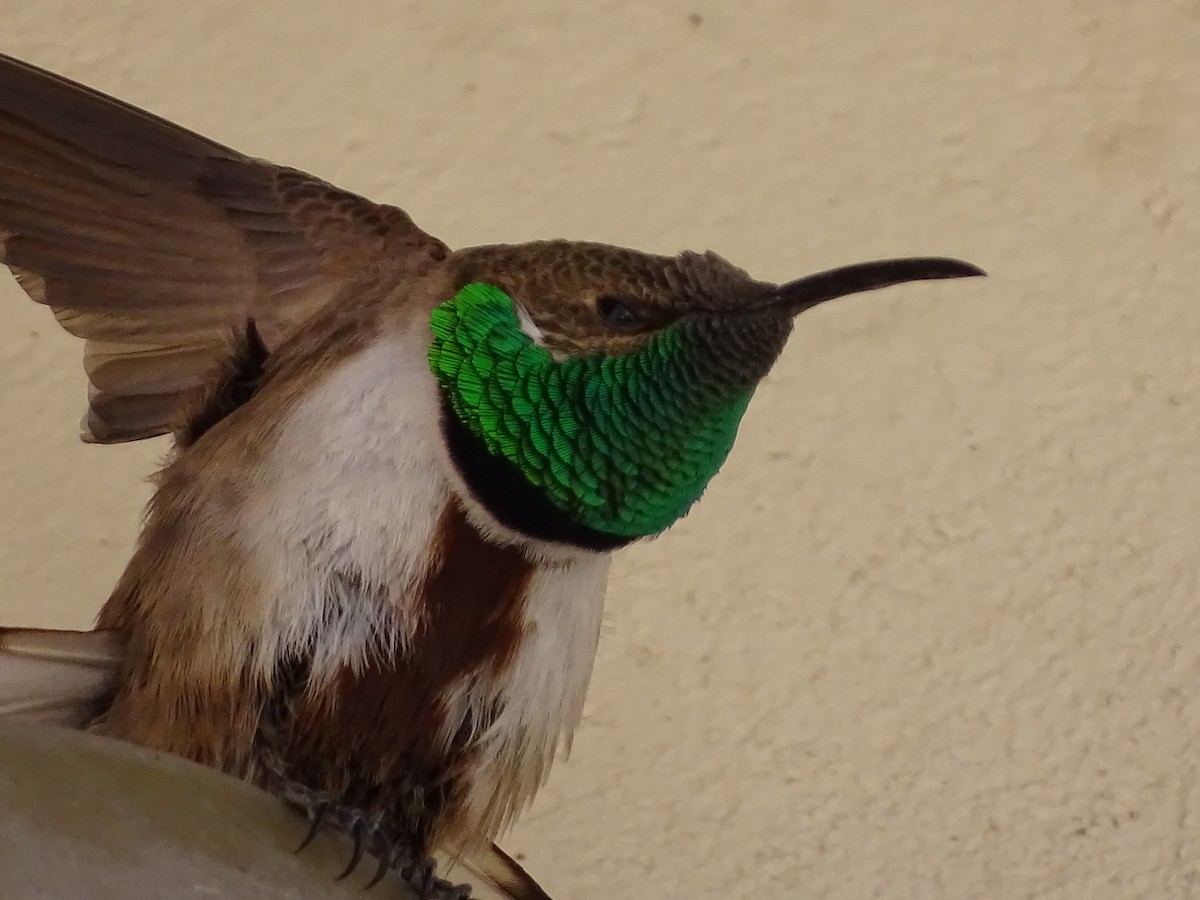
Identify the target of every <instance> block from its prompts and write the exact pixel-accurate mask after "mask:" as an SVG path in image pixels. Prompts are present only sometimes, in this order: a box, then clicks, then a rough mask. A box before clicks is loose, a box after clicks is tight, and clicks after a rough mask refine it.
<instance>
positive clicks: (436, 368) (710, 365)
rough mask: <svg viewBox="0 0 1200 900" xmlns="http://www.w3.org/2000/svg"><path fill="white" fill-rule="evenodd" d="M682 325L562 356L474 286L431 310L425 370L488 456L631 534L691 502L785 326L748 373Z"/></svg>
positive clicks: (497, 296)
mask: <svg viewBox="0 0 1200 900" xmlns="http://www.w3.org/2000/svg"><path fill="white" fill-rule="evenodd" d="M690 321H691V320H689V319H684V320H681V321H680V322H678V323H676V324H674V325H671V326H668V327H667V328H665V329H664V330H662V331H660V332H659V333H657V334H656V335H655V336H654V337H653V338H651V339H650V340H649V341H648V343H647V344H645V345H644V346H643V347H641V348H640V349H637V350H635V351H633V352H631V353H628V354H626V355H619V356H604V355H599V354H597V355H592V356H588V357H571V358H567V359H564V360H556V359H554V358H553V357H552V356H551V354H550V353H549V352H548V351H547V350H546V349H545V348H543V347H540V346H538V345H537V344H535V343H534V342H533V340H532V339H531V338H530V337H529V336H528V335H527V334H525V332H524V331H522V329H521V323H520V321H519V319H518V317H517V312H516V309H515V307H514V304H513V301H512V300H511V298H509V296H508V295H507V294H505V293H504V292H503V291H501V290H499V289H498V288H495V287H492V286H490V285H486V284H478V283H477V284H469V285H467V286H466V287H464V288H463V289H462V290H461V291H459V292H458V294H456V295H455V296H454V297H453V298H452V299H451V300H448V301H447V302H445V303H443V304H441V305H440V306H438V307H437V308H436V309H435V310H434V312H433V316H432V321H431V325H432V329H433V335H434V337H433V343H432V345H431V347H430V349H429V364H430V368H431V369H432V370H433V373H434V375H435V377H436V378H437V381H438V383H439V385H440V386H441V388H442V391H443V393H444V397H445V399H446V401H447V405H448V407H449V410H450V411H452V413H453V415H454V416H455V417H457V419H458V421H459V422H460V423H461V424H462V425H463V426H465V428H466V429H467V431H469V432H470V434H471V435H473V436H474V437H475V438H476V439H477V440H478V441H479V442H480V443H481V444H482V445H483V447H485V448H486V451H487V453H488V454H490V455H491V456H493V457H500V458H503V459H504V460H506V461H507V462H508V463H509V464H511V465H512V466H513V467H515V468H516V470H518V471H519V472H520V474H521V476H523V478H524V479H525V481H527V482H528V483H529V484H530V485H532V486H533V487H535V488H536V489H537V491H538V492H539V493H540V494H541V495H542V496H543V497H544V498H545V499H546V500H547V501H549V503H550V504H551V505H552V506H553V507H554V508H556V509H557V510H559V511H561V512H562V513H564V514H565V515H566V516H567V517H568V519H569V520H571V521H572V522H574V523H577V524H578V525H581V526H584V527H585V528H587V529H590V530H593V531H596V532H601V533H603V534H608V535H616V536H619V537H622V538H630V539H632V538H636V537H641V536H648V535H653V534H657V533H658V532H660V531H663V530H664V529H666V528H667V527H668V526H670V525H671V524H672V523H673V522H675V521H676V520H677V519H679V518H680V517H681V516H683V515H684V514H686V513H687V511H688V510H689V509H690V508H691V506H692V504H693V503H695V502H696V500H698V499H699V497H700V495H701V493H702V492H703V491H704V488H705V486H706V485H707V484H708V482H709V480H710V479H711V478H712V477H713V475H715V474H716V472H717V470H718V469H719V468H720V466H721V465H722V463H723V462H724V461H725V458H726V456H727V455H728V453H729V451H730V449H731V448H732V446H733V442H734V437H735V436H736V434H737V428H738V423H739V422H740V421H741V418H742V414H743V413H744V412H745V410H746V405H747V404H748V403H749V402H750V397H751V395H752V394H753V391H754V387H755V385H756V384H757V381H758V379H759V378H760V377H761V375H762V374H765V371H766V368H767V367H768V366H769V365H770V363H771V362H773V360H774V357H775V356H776V355H777V354H778V350H779V349H781V348H782V345H783V341H784V340H786V331H787V330H790V321H789V322H788V323H787V326H786V328H783V327H775V328H773V329H771V330H772V332H779V331H781V330H782V331H783V333H782V334H781V335H778V336H777V337H773V338H772V340H771V341H770V343H771V344H772V345H777V346H773V348H772V349H771V352H770V353H769V354H768V355H769V356H770V359H765V360H761V361H760V362H762V363H765V365H751V366H749V367H747V366H742V365H739V364H738V363H737V362H733V363H731V361H730V360H729V359H721V358H712V354H711V353H710V352H709V350H710V349H711V346H710V345H711V343H712V335H711V334H710V332H711V329H705V328H704V327H702V326H701V327H700V328H699V329H698V330H697V328H696V327H695V326H694V325H689V322H690ZM697 338H700V339H699V340H698V339H697ZM743 349H745V348H744V347H743Z"/></svg>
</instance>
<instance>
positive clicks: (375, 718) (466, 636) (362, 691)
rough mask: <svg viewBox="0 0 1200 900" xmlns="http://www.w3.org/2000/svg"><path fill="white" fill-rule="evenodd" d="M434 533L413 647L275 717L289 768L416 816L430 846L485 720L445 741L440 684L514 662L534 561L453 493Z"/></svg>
mask: <svg viewBox="0 0 1200 900" xmlns="http://www.w3.org/2000/svg"><path fill="white" fill-rule="evenodd" d="M435 545H436V554H437V555H436V562H435V564H434V566H433V568H432V569H431V571H430V573H429V575H428V576H427V578H426V581H425V583H424V585H423V586H422V588H421V590H420V595H421V597H422V600H421V601H420V604H419V606H418V608H420V609H422V610H423V611H424V612H423V618H422V621H421V623H420V624H419V625H418V633H417V634H416V635H414V637H413V639H412V642H411V644H410V645H409V646H408V647H407V648H406V651H405V652H401V653H398V654H395V655H389V656H387V657H386V658H384V656H383V655H382V654H376V655H374V656H373V657H372V658H371V659H370V661H369V662H368V664H367V665H366V666H365V667H360V668H352V667H350V666H346V667H345V668H344V669H343V670H342V672H341V674H340V675H339V676H338V678H337V680H336V682H335V684H334V686H333V687H332V689H330V688H326V689H324V690H322V691H321V692H320V693H319V694H314V693H303V694H302V695H301V696H299V697H297V698H295V699H294V700H292V701H291V702H286V703H285V705H286V707H287V708H288V709H289V713H288V714H287V716H288V717H287V720H286V721H284V722H282V723H281V724H280V727H279V739H280V740H281V742H282V744H281V746H282V747H286V748H287V754H288V763H289V771H288V772H287V773H286V774H287V776H288V777H290V778H292V779H294V780H296V781H299V782H301V783H324V784H326V785H328V789H329V790H331V791H332V792H333V793H335V794H336V795H338V796H340V797H342V798H344V799H345V801H346V802H347V803H349V804H350V805H352V806H357V807H359V808H361V809H367V810H381V811H383V810H386V811H387V812H388V813H389V815H390V816H392V817H394V819H393V820H394V821H400V822H407V823H411V824H412V826H413V828H414V833H413V834H411V835H407V836H406V837H407V838H408V839H410V840H412V841H414V842H416V843H417V845H418V846H423V847H429V846H431V842H436V841H437V840H438V839H439V838H441V837H445V836H447V835H446V834H445V833H443V834H437V833H435V829H436V830H437V831H441V832H446V831H449V832H453V831H454V828H455V825H456V822H455V818H456V816H455V806H456V804H458V803H459V802H460V801H461V799H462V793H463V789H464V788H465V787H466V786H467V783H466V779H468V778H469V771H470V766H469V763H470V753H471V750H470V738H471V736H472V734H473V733H474V732H477V731H480V730H482V729H484V728H486V727H487V725H488V724H489V721H490V719H489V721H476V722H464V723H462V724H461V726H460V727H459V728H458V730H457V733H456V734H453V735H449V738H450V745H449V746H447V744H446V738H447V734H446V732H447V729H448V728H450V727H451V724H452V723H451V722H450V721H449V719H448V715H447V711H446V709H445V707H444V704H443V700H444V698H445V694H446V692H447V691H449V690H450V689H452V688H453V687H455V686H456V685H459V684H460V683H461V682H462V680H463V679H464V678H466V677H470V676H477V677H480V678H485V679H486V678H488V677H493V676H494V675H495V674H497V673H499V672H501V671H503V670H504V668H505V667H506V666H507V665H508V663H509V661H510V660H511V658H512V656H513V654H514V653H515V651H516V649H517V646H518V644H519V642H520V640H521V637H522V625H521V614H522V611H523V609H524V601H525V594H526V591H527V589H528V587H529V582H530V578H531V577H532V575H533V572H534V567H533V564H532V563H530V562H529V561H528V560H527V559H526V558H525V557H524V556H523V555H522V554H521V553H520V552H518V551H517V550H515V549H513V548H511V547H500V546H498V545H495V544H490V543H487V542H485V541H484V540H483V539H482V538H481V537H480V535H479V532H478V531H476V530H475V529H474V528H473V527H472V526H471V525H470V524H469V523H468V522H467V519H466V516H465V514H464V512H463V510H462V508H461V506H459V504H458V503H457V501H455V502H452V503H450V504H448V505H447V507H446V509H445V511H444V512H443V514H442V518H441V521H440V523H439V526H438V531H437V537H436V542H435ZM499 712H500V710H498V709H497V710H491V711H489V713H490V715H496V714H498V713H499ZM346 735H354V736H355V740H354V741H346V740H345V739H344V736H346Z"/></svg>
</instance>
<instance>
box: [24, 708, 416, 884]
mask: <svg viewBox="0 0 1200 900" xmlns="http://www.w3.org/2000/svg"><path fill="white" fill-rule="evenodd" d="M306 831H307V824H306V823H305V821H304V820H303V819H302V818H301V817H300V816H299V815H296V814H294V813H292V812H291V811H290V810H289V809H288V808H287V807H286V806H284V805H283V804H282V803H281V802H279V801H278V800H275V799H274V798H272V797H270V796H268V795H267V794H265V793H263V792H261V791H259V790H257V789H255V788H253V787H251V786H250V785H248V784H245V783H243V782H240V781H237V780H235V779H233V778H230V777H228V776H226V775H223V774H221V773H219V772H216V771H214V770H211V769H207V768H204V767H202V766H198V765H196V764H194V763H191V762H187V761H186V760H182V759H178V758H175V757H171V756H167V755H164V754H160V753H152V752H149V751H146V750H144V749H142V748H139V747H134V746H132V745H129V744H124V743H120V742H117V741H112V740H108V739H103V738H98V737H94V736H91V735H87V734H83V733H81V732H74V731H66V730H62V729H57V728H45V727H40V726H28V725H13V724H11V723H5V724H3V725H0V897H3V898H4V900H192V898H208V900H211V898H220V900H242V898H246V900H251V898H252V900H292V898H301V897H303V898H308V900H318V898H319V900H338V898H349V897H356V898H359V900H361V898H362V896H363V887H362V886H363V883H364V882H365V881H366V880H367V879H368V878H370V876H371V875H372V874H373V872H374V864H373V862H374V861H373V860H371V859H366V860H364V862H363V865H362V867H361V869H360V871H359V872H357V873H355V874H354V875H352V876H351V877H349V878H347V879H346V880H345V881H341V882H334V880H333V879H334V876H336V875H337V874H338V873H339V872H341V870H342V869H343V868H344V866H345V864H346V862H347V860H348V859H349V857H350V844H349V841H348V840H347V839H345V838H343V837H342V836H340V835H333V834H331V833H328V832H323V833H322V834H319V835H318V836H317V837H316V838H315V839H314V840H313V842H312V843H311V844H309V846H308V847H306V848H305V850H304V852H303V853H301V854H299V855H297V854H295V853H294V852H293V851H294V849H295V848H296V846H297V845H298V844H299V843H300V841H301V839H302V838H303V837H304V834H305V832H306ZM369 896H370V898H371V900H400V898H405V900H407V898H411V897H412V893H411V892H410V891H409V890H408V889H407V887H405V886H404V884H403V883H402V882H401V880H400V879H399V877H398V876H396V875H395V874H394V873H393V874H392V875H390V876H389V877H388V878H387V879H385V880H384V881H383V882H381V883H380V884H379V885H378V886H377V887H375V888H373V889H372V891H371V893H370V895H369Z"/></svg>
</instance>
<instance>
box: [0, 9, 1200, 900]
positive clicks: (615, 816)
mask: <svg viewBox="0 0 1200 900" xmlns="http://www.w3.org/2000/svg"><path fill="white" fill-rule="evenodd" d="M306 7H307V8H306ZM740 8H741V9H742V11H735V5H734V4H731V3H730V4H721V3H715V2H706V0H697V2H691V3H681V2H667V0H658V2H637V3H635V2H602V0H597V2H592V3H589V4H579V5H577V6H576V7H575V8H573V9H569V10H568V8H567V6H566V4H549V3H544V2H538V0H512V2H506V3H489V4H485V3H466V2H461V0H460V2H446V3H441V4H432V3H417V2H385V0H341V2H338V3H330V4H319V5H318V4H315V3H314V4H307V5H306V4H300V3H296V2H294V0H255V2H253V3H246V2H242V0H193V2H190V3H187V4H183V3H179V4H174V3H172V4H168V3H162V2H149V0H117V2H114V0H106V2H100V0H95V2H92V0H39V2H37V3H28V4H18V3H15V2H11V3H9V4H7V8H6V9H5V11H4V15H3V25H2V26H0V34H2V37H0V46H2V47H3V49H4V50H5V51H7V52H11V53H15V54H16V55H19V56H22V57H25V58H27V59H30V60H31V61H34V62H37V63H39V64H42V65H47V66H50V67H52V68H55V69H57V70H59V71H62V72H64V73H66V74H68V75H71V76H73V77H75V78H79V79H83V80H86V81H87V82H89V83H91V84H93V85H95V86H97V87H100V88H102V89H104V90H107V91H110V92H113V93H116V94H118V95H119V96H121V97H123V98H125V99H128V100H130V101H133V102H136V103H138V104H140V105H143V106H146V107H149V108H151V109H153V110H154V111H156V112H159V113H161V114H164V115H167V116H168V117H171V118H174V119H176V120H178V121H180V122H182V123H184V124H186V125H188V126H189V127H191V128H193V129H195V130H198V131H201V132H204V133H206V134H209V135H211V136H212V137H214V138H217V139H219V140H221V141H223V142H225V143H229V144H232V145H234V146H236V147H238V148H240V149H243V150H245V151H247V152H251V153H254V154H256V155H260V156H266V157H270V158H273V159H275V160H277V161H280V162H287V163H290V164H292V165H296V166H299V167H302V168H305V169H308V170H310V171H314V172H317V173H319V174H321V175H323V176H324V177H327V178H329V179H331V180H333V181H335V182H338V183H341V184H343V185H345V186H347V187H350V188H352V189H355V190H358V191H361V192H365V193H367V194H369V195H371V196H374V197H376V198H378V199H381V200H388V201H391V202H395V203H399V204H401V205H403V206H405V207H406V208H407V209H408V210H409V211H410V212H411V213H412V214H413V216H414V217H415V218H416V219H417V220H418V221H419V222H420V223H421V224H422V225H423V226H424V227H426V228H428V229H430V230H431V231H433V232H434V233H435V234H438V235H439V236H441V237H443V238H445V239H446V240H448V241H449V242H451V243H452V244H455V245H463V244H467V243H476V242H483V241H491V240H521V239H526V238H534V237H549V236H568V237H580V238H592V239H599V240H607V241H612V242H617V243H623V244H630V245H636V246H641V247H643V248H646V249H650V250H656V251H675V250H678V249H682V248H685V247H691V248H697V249H703V248H706V247H712V248H713V249H716V250H718V251H720V252H721V253H723V254H724V255H726V256H728V257H729V258H731V259H733V260H734V261H735V262H737V263H739V264H741V265H744V266H745V267H747V268H749V269H750V270H751V271H752V272H753V273H754V274H756V275H759V276H760V277H764V278H772V279H778V280H782V279H785V278H788V277H791V276H795V275H798V274H802V273H804V272H807V271H810V270H814V269H817V268H823V267H826V266H828V265H833V264H838V263H841V262H847V261H851V260H854V259H859V258H867V257H877V256H884V255H892V254H902V253H937V254H952V255H959V256H963V257H965V258H967V259H970V260H972V261H973V262H976V263H978V264H980V265H982V266H984V267H985V268H987V269H988V270H989V271H990V273H991V277H990V278H989V279H987V280H985V281H976V282H959V283H954V284H949V285H924V286H922V285H918V286H911V287H907V288H902V289H897V290H893V291H890V292H888V293H886V294H877V295H871V296H864V297H860V298H855V299H851V300H846V301H843V302H842V303H840V304H838V305H835V306H829V307H826V308H824V309H822V310H820V311H819V312H816V313H814V314H812V315H810V316H807V317H805V318H804V319H803V320H802V327H801V328H800V329H799V331H798V333H797V335H796V336H795V338H794V339H793V341H792V343H791V345H790V347H789V349H788V351H787V353H786V356H785V358H784V360H783V361H782V363H781V364H780V366H779V367H778V369H777V370H776V372H775V373H774V374H773V375H772V377H771V378H770V379H769V380H768V382H767V383H766V385H765V386H764V387H763V388H762V390H761V391H760V393H759V396H758V399H757V400H756V402H755V404H754V405H753V406H752V407H751V411H750V413H749V415H748V417H747V419H746V422H745V424H744V426H743V430H742V435H741V438H740V443H739V445H738V447H737V449H736V450H735V452H734V454H733V456H732V458H731V460H730V462H729V464H728V466H727V469H726V471H725V472H724V473H723V475H722V476H721V477H720V478H718V479H717V480H716V482H714V485H713V487H712V489H711V491H710V493H709V495H708V497H707V498H706V500H705V501H704V502H703V503H702V504H701V505H700V506H699V507H698V509H697V510H696V511H695V513H694V514H693V515H692V516H691V517H690V518H689V519H687V520H686V521H685V522H684V523H683V524H681V525H680V526H679V527H677V528H676V529H674V530H673V531H672V532H671V533H670V534H669V535H668V536H666V537H665V538H663V539H661V540H659V541H657V542H655V543H652V544H648V545H645V546H639V547H637V548H636V549H634V550H631V551H629V552H626V553H625V554H624V555H623V556H622V557H621V558H620V562H619V564H618V566H617V571H616V575H615V578H614V581H613V587H612V591H611V597H610V603H609V615H608V618H609V624H608V627H607V630H606V633H605V637H604V639H603V643H602V647H601V652H600V659H599V662H598V665H597V671H596V676H595V680H594V682H593V689H592V693H591V700H590V704H589V707H588V716H587V720H586V722H585V724H584V726H583V728H582V729H581V731H580V733H579V735H578V737H577V741H576V747H575V752H574V754H573V756H572V758H571V760H570V761H569V762H568V763H566V764H563V765H561V766H560V767H559V768H558V769H557V770H556V772H555V774H554V776H553V778H552V780H551V783H550V785H549V787H548V788H547V789H546V791H545V792H544V794H543V795H542V796H541V797H540V798H539V800H538V802H537V804H536V805H535V807H534V809H533V810H531V812H530V813H529V814H528V815H527V816H526V817H525V819H524V820H523V822H522V823H521V824H520V826H519V827H518V828H517V830H516V832H515V833H514V835H513V836H512V837H511V838H510V839H509V842H508V843H509V844H510V846H511V847H512V848H513V849H515V850H518V851H520V852H523V853H524V854H525V855H526V857H527V860H528V863H529V865H530V866H531V868H532V869H533V871H535V872H536V873H538V874H539V876H540V877H541V878H542V879H543V880H544V882H545V884H546V885H547V887H549V888H550V889H551V890H552V892H555V893H557V894H558V895H560V896H561V897H563V898H581V900H582V898H590V897H595V898H600V897H617V896H634V895H635V894H636V892H637V889H638V885H639V884H641V883H643V882H644V881H645V880H647V879H649V880H652V881H653V882H654V883H655V884H656V885H658V886H660V887H661V888H662V891H661V892H657V891H656V892H652V895H654V896H664V897H665V896H670V897H689V898H710V897H711V898H714V900H715V898H734V897H750V896H764V895H766V894H768V893H770V894H773V895H777V896H791V897H813V898H816V897H822V898H826V897H828V898H838V900H860V898H866V897H877V898H889V900H890V898H909V897H914V898H917V897H919V898H923V900H924V898H946V900H967V898H989V900H992V898H994V900H1014V898H1022V897H1037V898H1043V897H1061V898H1109V897H1111V898H1118V897H1119V898H1132V897H1145V898H1156V900H1162V898H1174V897H1197V896H1200V812H1198V810H1200V803H1198V801H1200V796H1198V790H1200V778H1198V771H1197V766H1198V765H1200V762H1198V760H1200V755H1198V753H1197V749H1198V747H1197V744H1198V739H1200V699H1198V696H1200V695H1198V691H1197V688H1198V686H1200V612H1198V611H1200V596H1198V595H1200V562H1198V560H1197V553H1196V546H1195V545H1196V527H1197V522H1200V462H1198V460H1197V450H1198V448H1200V349H1198V345H1200V298H1198V297H1197V288H1196V285H1197V282H1198V277H1197V266H1198V263H1200V177H1198V176H1200V171H1198V170H1200V152H1198V150H1197V148H1198V147H1200V115H1198V110H1200V4H1197V3H1196V2H1194V0H1189V2H1184V0H1178V2H1168V0H1144V2H1141V3H1136V4H1135V3H1129V2H1126V0H1086V2H1084V0H1075V2H1068V0H1051V2H1047V0H1010V2H1007V3H995V2H983V0H965V2H950V0H911V2H907V3H893V4H883V3H878V2H876V3H861V2H843V3H838V4H835V3H831V2H819V0H791V2H783V0H776V2H760V3H757V4H753V5H750V4H743V5H741V6H740ZM0 302H2V303H3V310H4V315H3V318H4V326H3V339H2V340H0V410H3V413H4V418H3V421H4V423H5V426H6V427H4V428H3V429H0V503H2V504H3V515H0V584H3V585H4V592H3V595H2V599H0V609H2V610H3V619H4V620H5V621H7V622H13V623H22V624H31V625H32V624H44V625H57V624H62V625H76V626H80V625H85V624H87V623H88V622H89V621H90V617H91V616H92V614H93V613H94V612H95V610H96V608H97V607H98V605H99V603H100V602H101V601H102V600H103V598H104V596H105V594H106V591H107V590H108V588H109V587H110V586H111V584H112V582H113V580H114V579H115V578H116V576H117V574H118V572H119V570H120V568H121V565H122V563H123V560H124V559H125V557H126V555H127V553H128V551H129V548H130V545H131V542H132V539H133V537H134V534H135V529H136V525H137V517H138V512H139V508H140V506H141V504H142V503H143V502H144V500H145V498H146V496H147V490H148V488H147V486H146V484H145V483H144V481H143V478H144V476H145V475H146V474H147V473H148V472H149V471H150V469H151V467H152V464H153V463H154V462H155V460H156V459H157V458H158V457H159V455H160V454H161V453H162V451H163V447H162V445H161V444H159V445H146V446H141V445H139V446H129V447H124V448H95V447H85V446H83V445H81V444H80V443H78V442H77V440H76V422H77V420H78V416H79V413H80V411H81V409H82V398H83V392H84V387H83V384H84V382H83V378H82V376H81V374H80V371H79V352H80V348H79V347H78V346H77V345H76V344H75V342H74V341H73V340H72V339H71V338H69V337H67V336H65V335H63V334H62V333H60V332H59V331H58V330H57V328H56V327H55V325H54V323H53V321H52V319H51V317H50V316H49V315H48V314H47V313H46V311H45V310H42V309H39V308H37V307H35V306H33V305H32V304H30V303H28V302H27V301H26V300H25V299H24V297H23V295H22V294H21V293H20V292H19V291H18V290H17V288H16V287H15V285H14V284H12V283H11V281H10V280H8V279H7V277H5V278H3V279H0Z"/></svg>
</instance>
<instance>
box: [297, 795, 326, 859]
mask: <svg viewBox="0 0 1200 900" xmlns="http://www.w3.org/2000/svg"><path fill="white" fill-rule="evenodd" d="M328 813H329V804H328V803H326V802H325V801H324V800H322V801H321V802H320V803H318V804H317V806H316V809H314V810H313V820H312V827H311V828H309V829H308V834H306V835H305V836H304V840H302V841H301V842H300V846H299V847H297V848H296V849H295V851H294V852H296V853H299V852H300V851H301V850H303V849H304V848H305V847H307V846H308V845H309V844H311V843H312V842H313V838H315V837H316V836H317V832H318V831H320V830H321V825H322V823H323V822H324V821H325V816H326V815H328Z"/></svg>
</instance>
